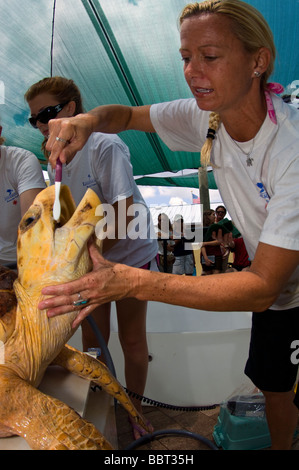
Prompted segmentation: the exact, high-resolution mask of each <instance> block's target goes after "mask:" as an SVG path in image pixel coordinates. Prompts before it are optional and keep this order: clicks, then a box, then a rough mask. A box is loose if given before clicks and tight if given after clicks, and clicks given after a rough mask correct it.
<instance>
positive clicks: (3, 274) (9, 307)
mask: <svg viewBox="0 0 299 470" xmlns="http://www.w3.org/2000/svg"><path fill="white" fill-rule="evenodd" d="M16 278H17V274H16V273H15V272H14V271H12V270H11V269H9V268H6V267H4V266H1V265H0V318H1V317H4V315H6V314H7V313H9V312H12V311H14V310H15V307H16V305H17V299H16V295H15V293H14V290H13V283H14V281H15V279H16Z"/></svg>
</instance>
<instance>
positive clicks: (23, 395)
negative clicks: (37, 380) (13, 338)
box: [0, 366, 112, 450]
mask: <svg viewBox="0 0 299 470" xmlns="http://www.w3.org/2000/svg"><path fill="white" fill-rule="evenodd" d="M0 372H1V381H0V396H1V407H0V435H1V428H2V429H3V430H4V431H5V432H6V434H7V432H8V431H10V433H11V435H18V436H21V437H23V438H24V439H25V440H26V441H27V442H28V444H29V446H30V447H31V448H32V449H36V450H112V446H111V445H110V443H109V442H108V441H107V440H106V439H105V437H104V436H103V435H102V434H101V433H100V432H99V431H98V430H97V429H96V428H95V427H94V426H93V424H91V423H88V422H87V421H85V420H84V419H82V418H81V417H80V416H79V415H78V414H77V413H76V412H75V411H74V410H73V409H71V408H70V407H68V406H67V405H65V403H62V402H61V401H60V400H57V399H56V398H52V397H50V396H48V395H45V394H44V393H42V392H40V391H39V390H37V389H36V388H34V387H32V386H31V385H30V384H28V383H27V382H25V381H24V380H22V379H20V378H19V377H18V376H16V375H15V374H14V373H13V372H12V371H11V370H10V369H8V368H7V367H6V366H0Z"/></svg>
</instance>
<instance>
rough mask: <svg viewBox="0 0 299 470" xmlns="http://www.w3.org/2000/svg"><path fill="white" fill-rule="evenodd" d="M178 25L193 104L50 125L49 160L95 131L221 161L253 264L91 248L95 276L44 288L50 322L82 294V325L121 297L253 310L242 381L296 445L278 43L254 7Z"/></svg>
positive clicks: (291, 210) (278, 431) (294, 166)
mask: <svg viewBox="0 0 299 470" xmlns="http://www.w3.org/2000/svg"><path fill="white" fill-rule="evenodd" d="M180 25H181V29H180V38H181V47H180V53H181V56H182V60H183V64H184V74H185V78H186V81H187V83H188V85H189V87H190V89H191V91H192V93H193V95H194V98H193V99H187V100H177V101H174V102H170V103H162V104H156V105H152V106H145V107H141V108H138V107H137V108H131V107H125V106H103V107H99V108H96V109H95V110H93V111H91V112H90V113H88V114H86V115H84V116H80V117H77V118H74V119H73V120H72V121H69V122H68V123H67V122H65V121H63V120H62V121H57V122H53V123H51V125H50V130H51V136H50V140H49V145H48V148H49V149H51V152H52V153H51V162H52V164H55V160H56V158H57V157H58V156H60V158H61V159H62V161H65V160H66V158H67V157H68V156H69V155H71V154H73V153H74V152H75V151H76V149H77V148H78V147H79V146H80V145H83V143H84V142H85V140H86V138H87V137H88V136H89V134H90V132H92V131H93V130H98V131H104V132H119V131H122V130H127V129H137V130H138V129H139V130H141V131H147V132H157V133H158V134H159V135H160V136H161V138H162V139H163V140H164V142H165V143H166V144H167V145H168V146H169V147H170V148H171V149H172V150H185V151H191V152H198V151H201V163H202V165H207V164H209V163H211V164H212V165H213V167H214V174H215V179H216V182H217V185H218V188H219V190H220V193H221V197H222V200H223V202H224V204H225V207H226V208H227V210H228V212H229V214H230V215H231V217H232V219H233V220H234V223H235V225H236V226H237V228H238V230H239V231H240V233H242V234H243V235H244V240H245V243H246V248H247V251H248V253H249V256H250V258H251V259H252V260H253V261H252V264H251V267H250V268H249V270H248V271H247V272H244V271H242V272H237V273H228V274H225V275H221V276H219V275H211V276H202V277H191V278H190V277H181V276H174V275H172V276H171V275H167V274H162V273H149V272H144V271H142V272H137V270H134V269H132V268H128V267H126V266H122V265H108V264H107V263H106V262H105V261H104V260H102V259H100V258H99V256H98V255H96V253H95V252H94V250H92V253H93V256H94V269H95V272H94V273H93V275H92V276H90V275H87V276H85V277H83V278H82V279H81V280H80V281H77V282H75V283H72V284H69V285H61V286H58V287H51V288H48V289H45V293H47V294H51V295H54V297H53V298H52V299H51V300H47V301H45V302H43V303H42V304H41V307H42V308H49V312H48V314H49V315H55V314H59V313H62V312H65V311H69V310H71V308H72V307H71V306H70V305H71V304H72V302H73V301H74V300H75V299H76V298H77V293H78V292H81V294H82V295H83V296H84V297H85V298H88V299H89V306H88V307H87V308H86V309H83V310H82V311H81V313H80V314H79V316H78V320H79V319H80V318H83V317H84V316H85V315H87V314H88V313H89V312H90V311H91V310H92V309H93V308H94V307H95V306H96V305H98V304H100V303H102V302H105V299H106V298H107V297H112V298H113V297H114V296H115V297H118V298H120V297H121V298H126V297H128V296H129V297H135V298H138V299H148V300H156V301H161V302H166V303H170V304H177V305H183V306H185V307H193V308H198V309H204V310H212V311H213V310H219V311H223V310H232V311H244V310H247V311H253V312H254V313H253V326H252V338H251V345H250V352H249V360H248V363H247V365H246V374H247V375H249V377H250V378H251V380H252V381H253V382H254V383H255V384H256V386H257V387H258V388H260V389H261V390H262V391H263V393H264V395H265V399H266V410H267V419H268V424H269V429H270V433H271V439H272V448H273V449H289V448H290V446H291V443H292V438H293V434H294V429H295V427H296V423H297V420H298V409H297V407H296V406H295V404H297V406H299V395H297V396H296V398H295V403H294V396H295V395H294V392H293V388H294V385H295V381H296V376H297V371H298V363H297V362H298V361H296V360H294V357H293V356H292V357H293V360H292V359H291V354H292V352H293V350H292V349H291V348H292V345H294V344H296V342H297V341H298V339H299V338H298V336H299V268H298V264H299V193H298V178H299V133H298V126H299V114H298V111H297V109H295V108H294V107H292V106H289V105H288V104H286V103H284V102H283V100H282V99H280V98H279V97H277V96H276V95H275V94H274V93H273V91H280V90H279V88H278V87H277V86H275V85H273V84H270V83H269V77H270V75H271V73H272V71H273V65H274V60H275V46H274V41H273V37H272V33H271V31H270V29H269V26H268V24H267V23H266V21H265V19H264V18H263V16H262V15H261V14H260V13H259V12H258V11H257V10H256V9H255V8H253V7H252V6H250V5H249V4H247V3H245V2H242V1H239V0H222V1H205V2H201V3H193V4H190V5H187V6H186V7H185V9H184V10H183V12H182V15H181V18H180ZM136 47H137V46H136ZM57 136H59V137H60V138H63V139H65V141H67V142H57V141H56V140H55V139H56V137H57ZM211 150H212V152H211ZM109 273H110V274H109ZM94 276H96V277H97V285H96V286H95V285H94V283H92V282H91V281H92V279H94ZM216 292H217V295H215V293H216Z"/></svg>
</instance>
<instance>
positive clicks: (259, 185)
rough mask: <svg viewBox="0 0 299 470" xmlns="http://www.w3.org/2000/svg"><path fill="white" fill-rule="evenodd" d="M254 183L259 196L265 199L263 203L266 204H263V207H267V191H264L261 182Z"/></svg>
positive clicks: (268, 199)
mask: <svg viewBox="0 0 299 470" xmlns="http://www.w3.org/2000/svg"><path fill="white" fill-rule="evenodd" d="M256 185H257V188H258V190H259V193H260V197H261V198H263V199H265V203H266V204H265V207H267V205H268V203H269V201H270V196H269V194H268V193H267V191H266V189H265V187H264V185H263V183H256Z"/></svg>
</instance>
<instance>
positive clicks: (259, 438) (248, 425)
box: [213, 406, 271, 450]
mask: <svg viewBox="0 0 299 470" xmlns="http://www.w3.org/2000/svg"><path fill="white" fill-rule="evenodd" d="M213 438H214V440H215V443H216V445H217V446H218V447H222V448H223V449H224V450H258V449H264V448H266V447H270V446H271V438H270V433H269V428H268V424H267V421H266V419H265V418H260V417H256V418H254V417H246V416H234V415H232V414H231V413H230V412H229V410H228V409H227V407H226V406H223V407H222V406H221V407H220V413H219V416H218V421H217V424H216V425H215V427H214V432H213Z"/></svg>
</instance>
